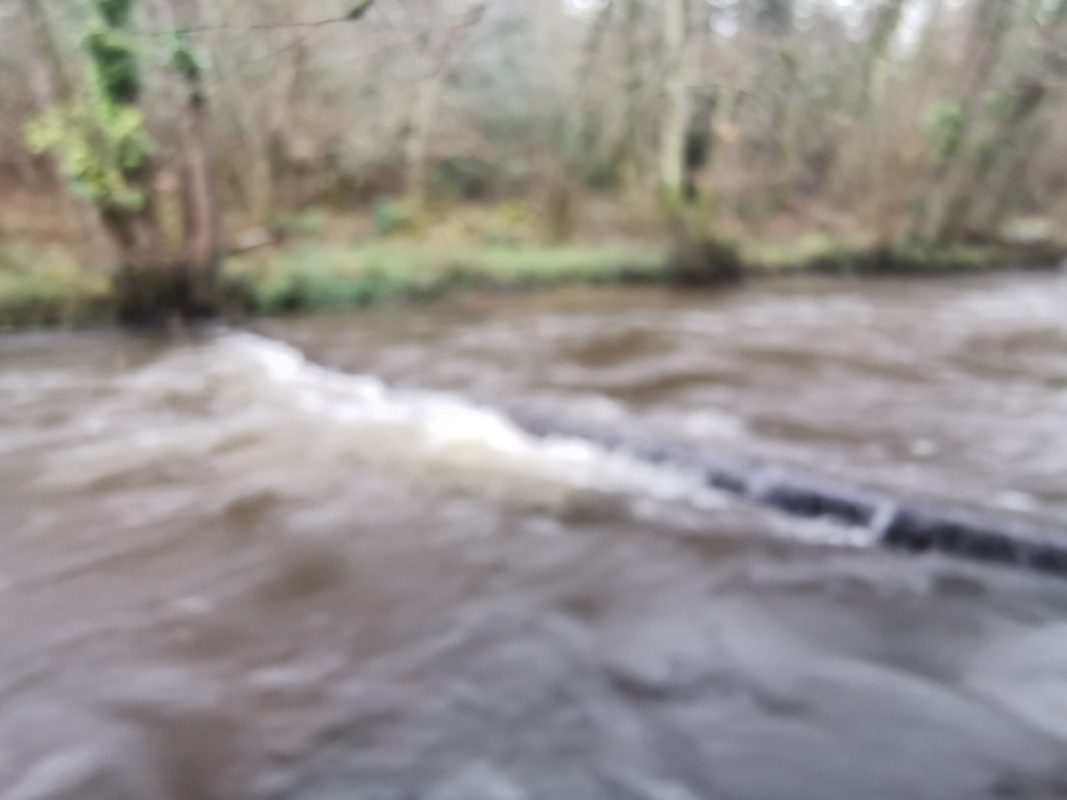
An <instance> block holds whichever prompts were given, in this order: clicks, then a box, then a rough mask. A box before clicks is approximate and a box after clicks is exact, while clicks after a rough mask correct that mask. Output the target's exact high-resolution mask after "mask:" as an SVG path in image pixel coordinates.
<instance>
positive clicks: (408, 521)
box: [0, 276, 1067, 800]
mask: <svg viewBox="0 0 1067 800" xmlns="http://www.w3.org/2000/svg"><path fill="white" fill-rule="evenodd" d="M1065 309H1067V279H1064V278H1061V277H1051V276H1030V277H1022V276H1016V277H1008V278H1003V279H1000V278H998V279H988V280H983V281H975V282H971V281H953V282H943V283H899V284H898V283H889V282H886V283H856V284H849V283H845V282H818V281H802V282H797V283H795V284H776V285H773V286H770V285H768V286H759V285H756V286H753V287H750V288H748V289H745V290H743V291H739V292H736V293H731V294H724V295H719V296H702V295H689V296H687V295H682V294H670V293H657V292H644V291H613V290H597V291H568V292H559V293H552V294H545V295H536V296H524V297H493V298H484V297H481V298H476V297H470V298H455V299H452V300H449V301H446V302H444V303H441V304H437V305H434V306H430V307H426V308H418V309H413V310H412V309H407V310H396V309H393V310H389V309H387V310H381V311H374V312H368V313H364V314H358V315H338V316H330V315H327V316H317V317H308V318H301V319H292V320H282V321H274V322H270V323H262V324H260V325H259V326H258V327H259V332H258V333H256V334H250V333H220V334H218V335H215V336H211V337H207V338H204V339H202V340H198V341H186V342H170V343H167V342H162V341H152V340H144V339H131V338H125V337H122V336H120V335H118V334H114V333H98V334H32V335H20V336H12V337H8V338H5V339H0V399H2V402H0V535H2V536H3V537H4V539H3V549H2V551H0V553H2V556H3V557H2V559H0V798H2V800H43V799H44V798H90V799H91V800H97V799H98V798H99V800H127V798H128V799H129V800H140V799H141V798H154V799H156V800H169V799H171V798H174V799H175V800H177V799H178V798H181V799H182V800H214V799H215V798H217V799H218V800H231V799H232V800H244V799H245V798H278V799H279V800H290V799H292V800H297V799H299V800H305V799H307V800H340V799H341V798H345V799H346V800H401V799H402V798H403V799H407V800H414V799H416V798H417V799H418V800H540V799H541V798H550V799H552V800H556V799H557V798H558V799H559V800H585V799H586V798H588V799H589V800H601V798H603V799H604V800H607V799H608V798H624V799H626V800H631V799H632V800H695V799H697V798H699V799H706V800H713V799H714V800H718V799H719V798H721V799H722V800H778V799H779V798H781V800H807V799H810V800H858V799H859V798H885V799H886V800H890V798H893V799H895V798H909V800H923V799H924V798H930V800H954V799H955V798H959V800H980V799H982V798H1050V799H1051V798H1062V797H1065V796H1067V582H1063V581H1055V580H1047V579H1039V578H1036V577H1033V576H1029V575H1026V574H1022V573H1014V572H1010V571H1006V570H996V569H985V568H980V567H975V566H969V565H965V564H957V563H952V562H950V561H947V560H944V559H939V558H929V559H916V558H902V557H899V556H895V555H891V554H887V553H882V552H879V551H877V550H874V549H871V548H869V547H865V546H864V543H865V537H864V535H863V534H862V533H861V532H848V531H840V530H834V529H831V528H829V527H824V526H820V525H818V524H800V523H797V522H794V521H791V520H786V519H782V518H778V517H776V516H774V515H773V514H770V513H767V512H759V511H755V510H752V509H748V508H744V507H740V506H738V505H736V504H734V503H733V501H731V500H730V499H729V498H726V497H723V496H721V495H718V494H716V493H714V492H713V491H711V490H708V489H706V488H704V487H702V486H701V484H700V482H699V481H698V480H697V479H696V477H694V476H692V475H688V474H686V473H685V472H683V471H680V470H675V469H671V468H668V467H656V466H653V465H648V464H642V463H638V462H636V461H633V460H632V459H629V458H628V457H626V456H625V455H624V454H620V453H613V452H609V451H606V450H603V449H599V448H597V447H595V446H593V445H588V444H583V443H581V442H578V441H571V440H564V439H551V440H539V439H536V438H534V437H531V436H528V435H526V434H524V433H522V432H521V431H520V430H519V429H518V428H516V427H515V426H514V425H512V424H511V423H509V422H508V421H507V419H506V418H505V417H503V416H501V415H500V414H499V413H497V412H495V411H493V410H491V409H494V408H502V409H508V410H515V411H521V412H523V413H536V414H539V415H544V416H548V417H553V418H559V419H560V420H565V421H568V422H572V423H575V422H576V423H588V424H591V425H597V426H600V427H608V428H613V429H617V430H624V431H640V432H641V433H642V434H647V435H662V436H668V437H671V438H674V439H681V440H684V441H687V442H689V443H699V444H700V445H701V446H706V447H708V448H709V449H715V450H727V451H729V452H735V453H740V454H746V455H754V456H762V457H770V458H773V459H775V460H781V461H785V462H795V463H797V464H804V465H807V466H811V467H815V468H818V469H820V470H822V471H824V472H826V473H828V474H831V475H837V476H843V477H847V478H849V479H852V480H855V481H857V482H868V483H872V484H874V485H878V486H883V487H890V488H893V489H895V490H897V491H900V492H906V493H919V494H922V495H927V496H932V497H936V498H946V499H951V500H953V501H956V502H960V503H963V504H966V505H972V506H979V507H983V508H988V509H997V510H1000V511H1005V512H1010V513H1013V514H1023V515H1033V516H1036V517H1040V518H1042V519H1044V520H1050V521H1052V522H1054V523H1056V522H1058V523H1059V524H1060V526H1061V527H1064V528H1067V481H1065V476H1067V311H1065ZM284 342H288V344H285V343H284ZM305 355H306V358H305Z"/></svg>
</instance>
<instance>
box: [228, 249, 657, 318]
mask: <svg viewBox="0 0 1067 800" xmlns="http://www.w3.org/2000/svg"><path fill="white" fill-rule="evenodd" d="M665 265H666V255H665V251H664V250H662V249H660V248H647V247H646V248H640V247H622V246H570V247H520V248H509V247H453V248H430V247H428V246H420V245H403V244H395V243H394V244H377V243H372V244H366V245H360V246H354V247H342V246H334V247H322V246H317V245H310V244H305V245H296V246H294V247H291V248H287V249H285V250H281V251H279V252H276V253H266V254H257V255H255V256H246V257H238V258H231V259H230V260H229V261H228V262H227V264H226V279H227V283H228V285H229V287H230V291H229V294H230V295H231V296H234V295H243V296H244V297H245V298H247V303H248V306H249V310H251V311H254V312H258V313H265V314H270V313H276V312H279V311H290V310H297V309H312V308H343V307H358V306H366V305H372V304H375V303H380V302H383V301H388V300H397V299H409V298H411V299H418V298H426V297H432V296H434V295H437V294H440V293H442V292H445V291H448V290H450V289H457V288H481V289H519V288H543V287H550V286H560V285H564V284H598V283H600V284H622V283H646V284H652V283H662V282H663V281H664V277H665V274H666V270H665Z"/></svg>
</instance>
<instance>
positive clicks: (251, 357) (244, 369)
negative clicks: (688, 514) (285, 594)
mask: <svg viewBox="0 0 1067 800" xmlns="http://www.w3.org/2000/svg"><path fill="white" fill-rule="evenodd" d="M135 380H136V381H137V383H138V384H139V387H138V388H139V390H140V393H141V394H142V396H143V395H144V393H145V392H146V391H147V392H155V393H157V394H162V395H165V396H173V395H174V393H176V392H177V393H202V394H205V395H210V396H212V397H213V398H214V399H215V401H216V402H215V403H214V405H215V406H216V412H214V413H215V414H216V415H217V413H218V412H221V413H223V414H225V415H226V417H227V418H228V421H229V424H230V425H238V426H240V425H241V424H242V423H241V422H240V418H241V417H244V423H243V424H244V426H245V427H246V428H247V427H248V426H252V427H258V428H259V429H261V430H262V429H263V427H264V426H265V425H266V426H269V424H270V422H269V419H271V418H273V419H274V420H275V421H277V422H279V423H283V422H284V425H285V426H286V427H289V428H291V426H292V423H293V420H294V418H296V419H301V420H303V423H301V424H304V425H306V426H308V431H307V432H308V435H309V436H314V435H323V434H324V433H325V435H326V436H327V437H329V439H331V440H332V442H333V443H334V444H335V445H336V446H338V447H340V448H342V449H343V450H345V451H346V452H348V453H351V454H354V455H356V456H358V457H360V458H362V459H365V460H366V461H369V462H371V463H381V464H393V465H403V466H407V467H411V468H414V469H417V470H422V471H425V472H429V473H432V474H434V475H436V476H438V477H440V478H442V479H444V480H446V481H451V482H460V483H463V484H464V485H470V484H476V485H479V486H486V487H487V488H489V489H490V490H492V489H496V490H500V489H503V490H504V491H506V492H507V493H509V494H514V493H516V492H531V493H534V494H539V495H540V496H542V497H543V496H544V495H545V494H546V492H547V494H548V495H550V496H551V495H553V494H559V493H571V492H576V491H577V492H581V491H590V492H601V493H619V494H627V495H635V496H638V497H644V498H649V499H653V500H655V501H658V502H684V503H685V504H687V505H689V506H690V507H696V508H699V509H718V508H722V507H723V506H724V505H727V504H728V503H729V502H730V500H729V498H727V497H725V496H724V495H722V494H721V493H719V492H717V491H715V490H713V489H711V488H710V487H708V486H707V485H705V484H704V482H703V481H702V479H701V477H700V476H699V475H698V474H695V473H694V472H691V471H687V470H684V469H682V468H673V467H670V466H662V465H653V464H648V463H646V462H643V461H641V460H639V459H636V458H633V457H631V456H629V455H627V454H624V453H621V452H616V451H612V450H609V449H606V448H603V447H600V446H597V445H595V444H593V443H590V442H585V441H581V440H579V439H574V438H566V437H547V438H540V437H536V436H533V435H531V434H529V433H527V432H525V431H523V430H522V429H521V428H520V427H519V426H517V425H516V424H515V423H514V422H512V421H511V420H509V419H508V418H507V417H506V416H504V415H503V414H501V413H499V412H496V411H494V410H492V409H488V408H484V407H480V406H477V405H474V404H472V403H470V402H467V401H465V400H462V399H460V398H457V397H453V396H450V395H447V394H444V393H438V392H428V391H404V390H397V389H393V388H390V387H388V386H387V385H385V384H384V383H383V382H382V381H380V380H379V379H377V378H375V377H373V376H369V375H361V374H349V373H344V372H340V371H337V370H333V369H330V368H327V367H323V366H320V365H317V364H314V363H312V362H310V361H309V360H308V359H307V358H305V356H304V355H303V354H302V353H301V352H300V351H299V350H297V349H296V348H294V347H292V346H290V345H288V344H285V343H283V342H279V341H277V340H273V339H269V338H266V337H262V336H258V335H255V334H250V333H230V334H226V335H223V336H221V337H219V338H218V339H215V340H213V341H212V342H211V343H210V344H208V345H206V346H200V347H195V348H189V349H186V350H183V351H181V352H179V353H176V354H173V355H171V356H169V357H167V358H165V359H164V360H163V361H161V362H157V363H156V364H154V365H152V366H151V367H149V368H147V369H145V370H143V371H142V372H141V373H139V374H138V375H137V377H136V378H135ZM220 398H221V399H222V401H223V402H222V405H223V408H218V407H217V401H218V400H219V399H220ZM235 407H236V409H235ZM279 412H280V413H279ZM234 415H236V417H237V418H236V419H235V418H234ZM254 420H258V421H254ZM322 423H324V424H325V432H324V431H323V428H322ZM266 435H270V434H269V433H268V434H266Z"/></svg>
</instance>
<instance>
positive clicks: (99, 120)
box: [26, 105, 151, 211]
mask: <svg viewBox="0 0 1067 800" xmlns="http://www.w3.org/2000/svg"><path fill="white" fill-rule="evenodd" d="M26 144H27V146H28V147H29V149H30V150H31V151H32V152H34V153H52V154H53V155H54V156H55V157H56V159H57V161H58V164H59V169H60V172H61V173H62V174H63V177H64V178H65V179H66V180H67V181H68V183H69V184H70V186H71V189H72V190H73V191H74V192H75V193H76V194H78V195H79V196H81V197H84V198H85V199H86V200H88V201H90V202H91V203H93V204H94V205H96V206H97V207H99V208H108V209H118V210H126V211H137V210H140V209H141V208H143V207H144V204H145V200H146V198H145V195H144V192H143V191H142V190H141V189H140V188H138V187H137V186H135V185H133V184H132V183H131V182H130V181H129V180H127V173H129V172H131V171H133V170H136V169H138V168H139V167H140V166H141V165H142V164H143V163H144V161H145V160H146V159H147V158H148V156H149V154H150V152H151V141H150V140H149V138H148V135H147V133H146V132H145V130H144V120H143V118H142V117H141V114H140V112H138V111H137V110H136V109H132V108H124V109H120V110H117V111H113V112H111V113H110V114H99V115H97V116H95V117H94V115H93V113H92V110H91V109H88V108H86V107H85V106H84V105H75V106H72V107H67V108H53V109H51V110H49V111H45V112H44V113H42V114H40V115H38V116H37V117H35V118H34V119H32V120H31V121H30V122H29V123H28V124H27V126H26Z"/></svg>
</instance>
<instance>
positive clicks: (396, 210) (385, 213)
mask: <svg viewBox="0 0 1067 800" xmlns="http://www.w3.org/2000/svg"><path fill="white" fill-rule="evenodd" d="M414 222H415V215H414V213H413V212H412V210H411V207H410V206H409V205H408V204H407V203H405V202H404V201H402V200H383V201H382V202H380V203H378V204H376V205H375V206H374V230H375V231H377V232H378V233H379V234H381V235H382V236H388V235H390V234H393V233H399V232H401V231H404V230H408V229H410V228H411V227H412V225H413V224H414Z"/></svg>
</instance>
